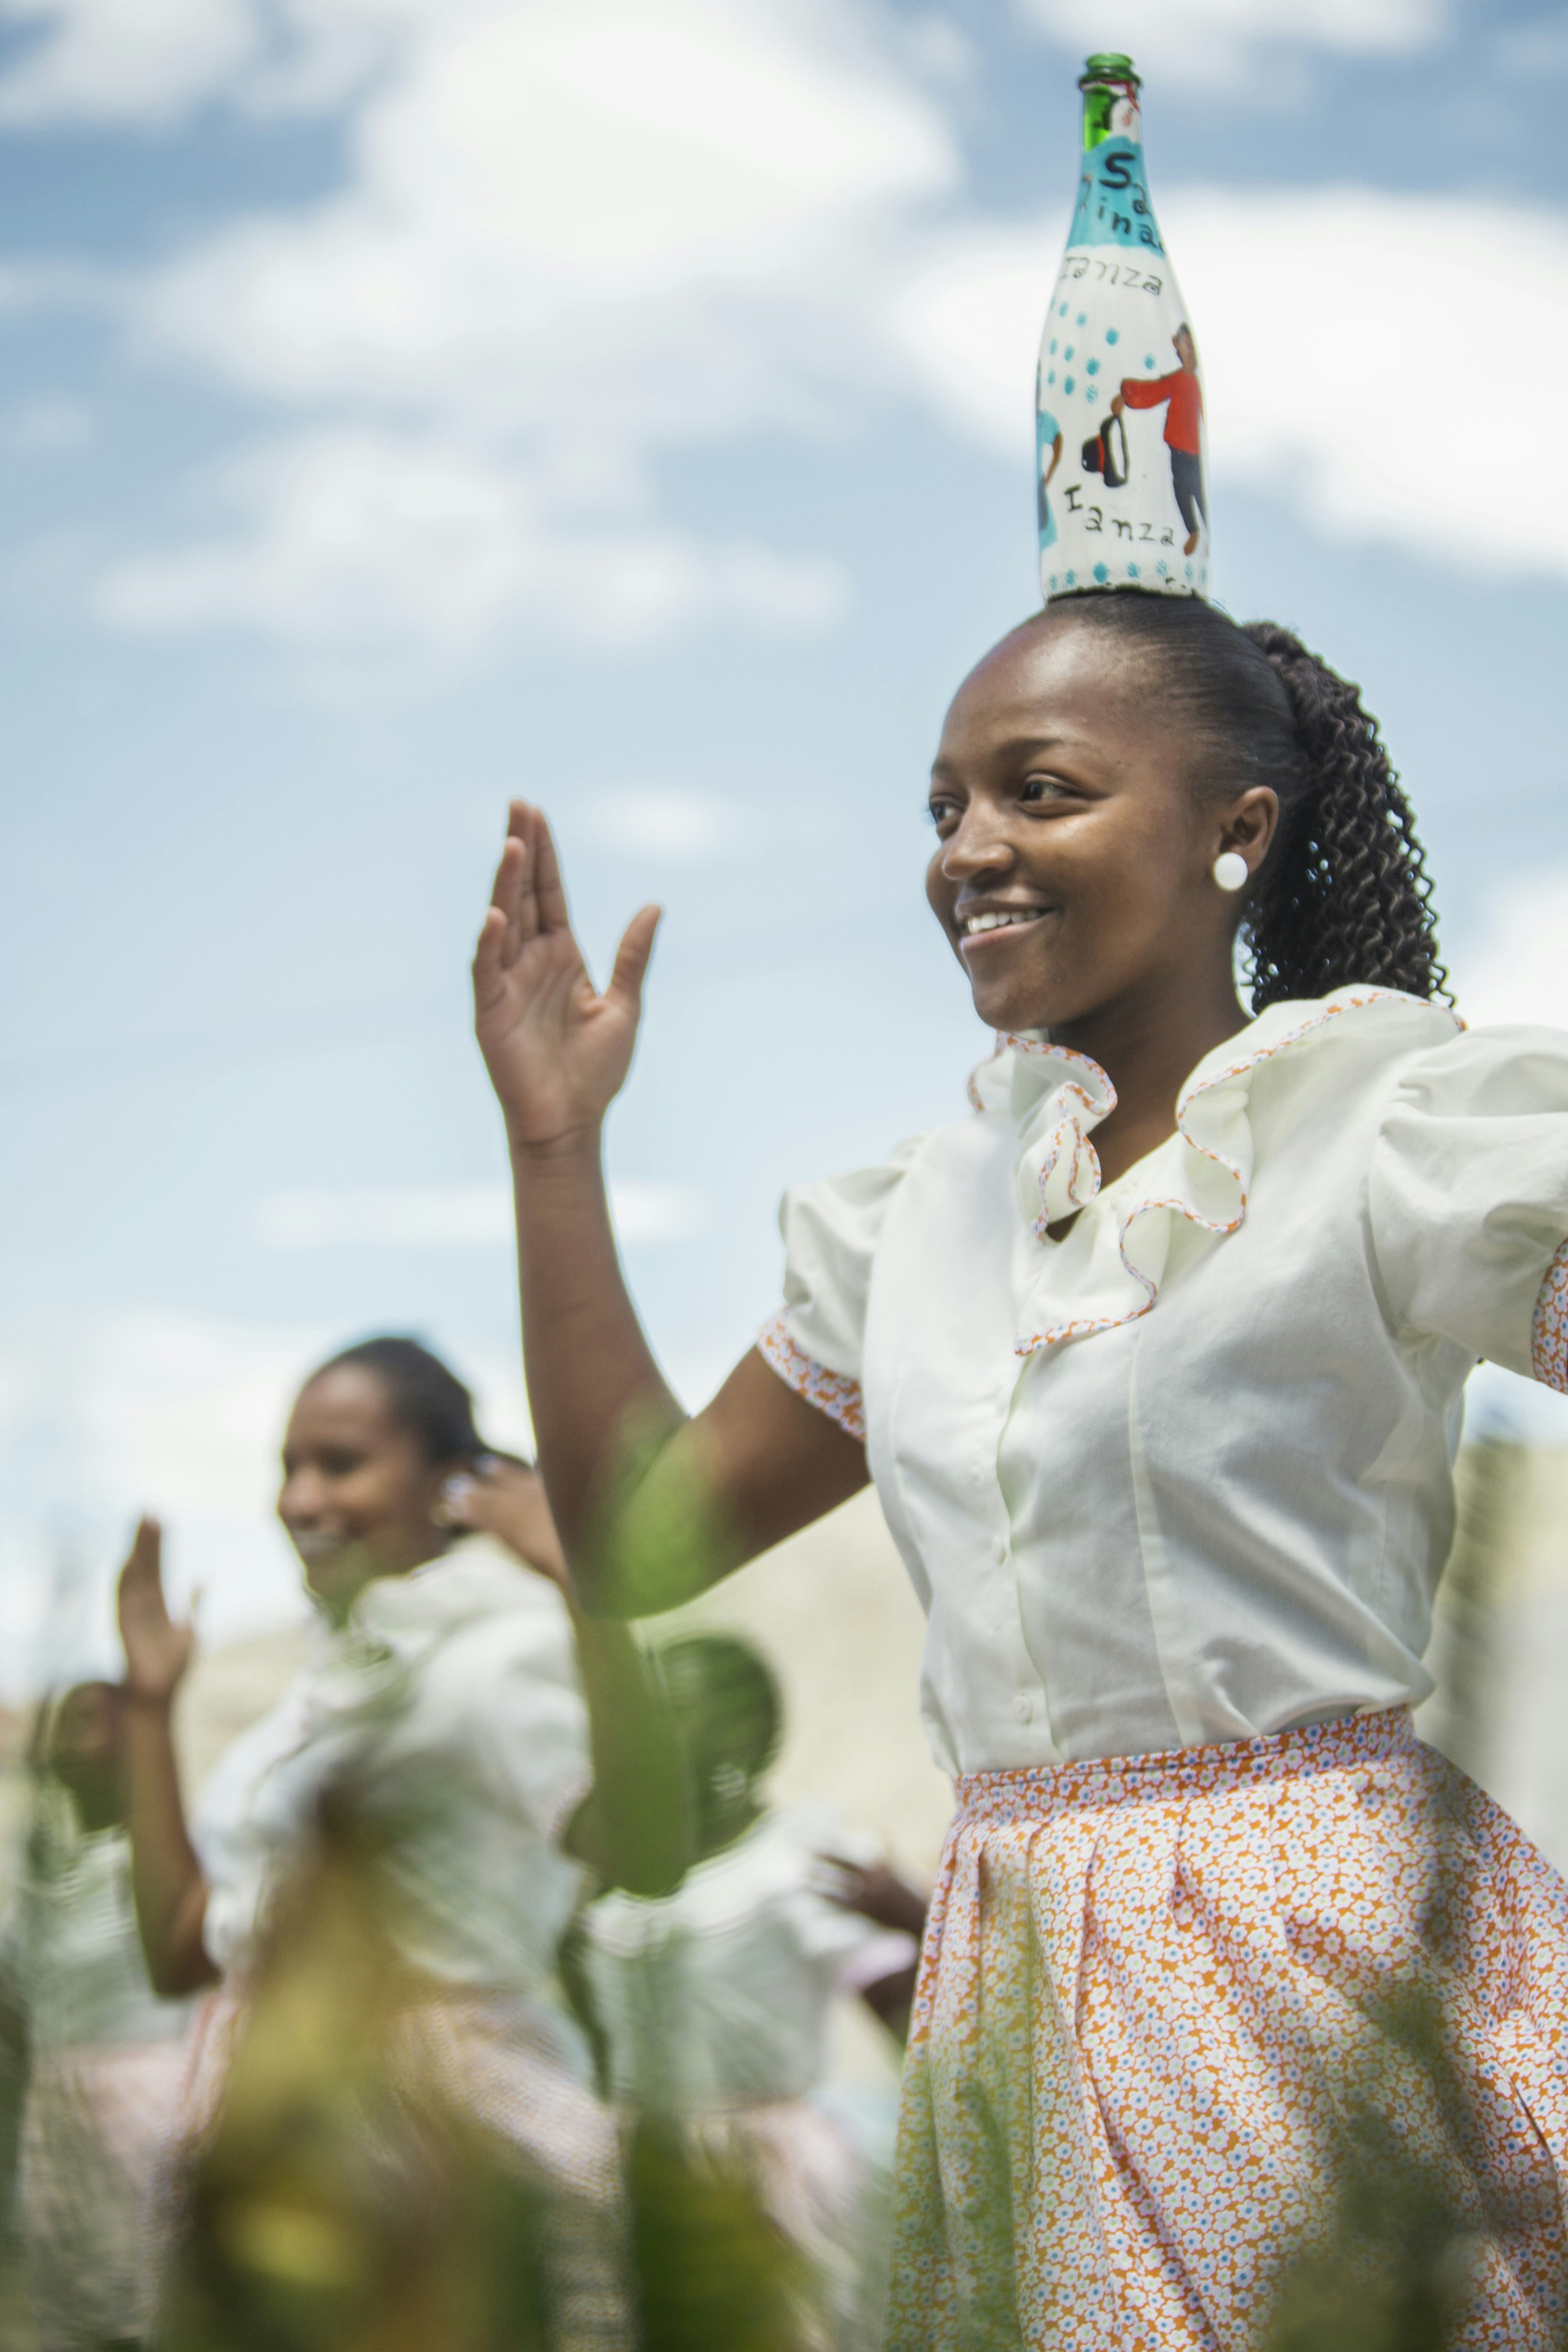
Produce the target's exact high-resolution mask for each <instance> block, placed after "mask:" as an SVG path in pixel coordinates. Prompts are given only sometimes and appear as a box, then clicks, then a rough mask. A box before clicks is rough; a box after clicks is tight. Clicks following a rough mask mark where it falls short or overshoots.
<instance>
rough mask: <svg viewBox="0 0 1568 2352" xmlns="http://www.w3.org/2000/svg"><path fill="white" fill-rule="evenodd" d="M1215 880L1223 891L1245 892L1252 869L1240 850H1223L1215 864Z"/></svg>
mask: <svg viewBox="0 0 1568 2352" xmlns="http://www.w3.org/2000/svg"><path fill="white" fill-rule="evenodd" d="M1214 878H1215V881H1216V882H1217V883H1218V884H1219V887H1220V888H1221V889H1222V890H1245V889H1246V887H1247V884H1248V883H1249V882H1250V881H1251V879H1252V868H1251V866H1248V864H1247V860H1246V858H1245V857H1243V856H1242V854H1241V852H1240V850H1239V849H1222V850H1221V852H1220V854H1219V856H1217V857H1216V858H1215V862H1214Z"/></svg>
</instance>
